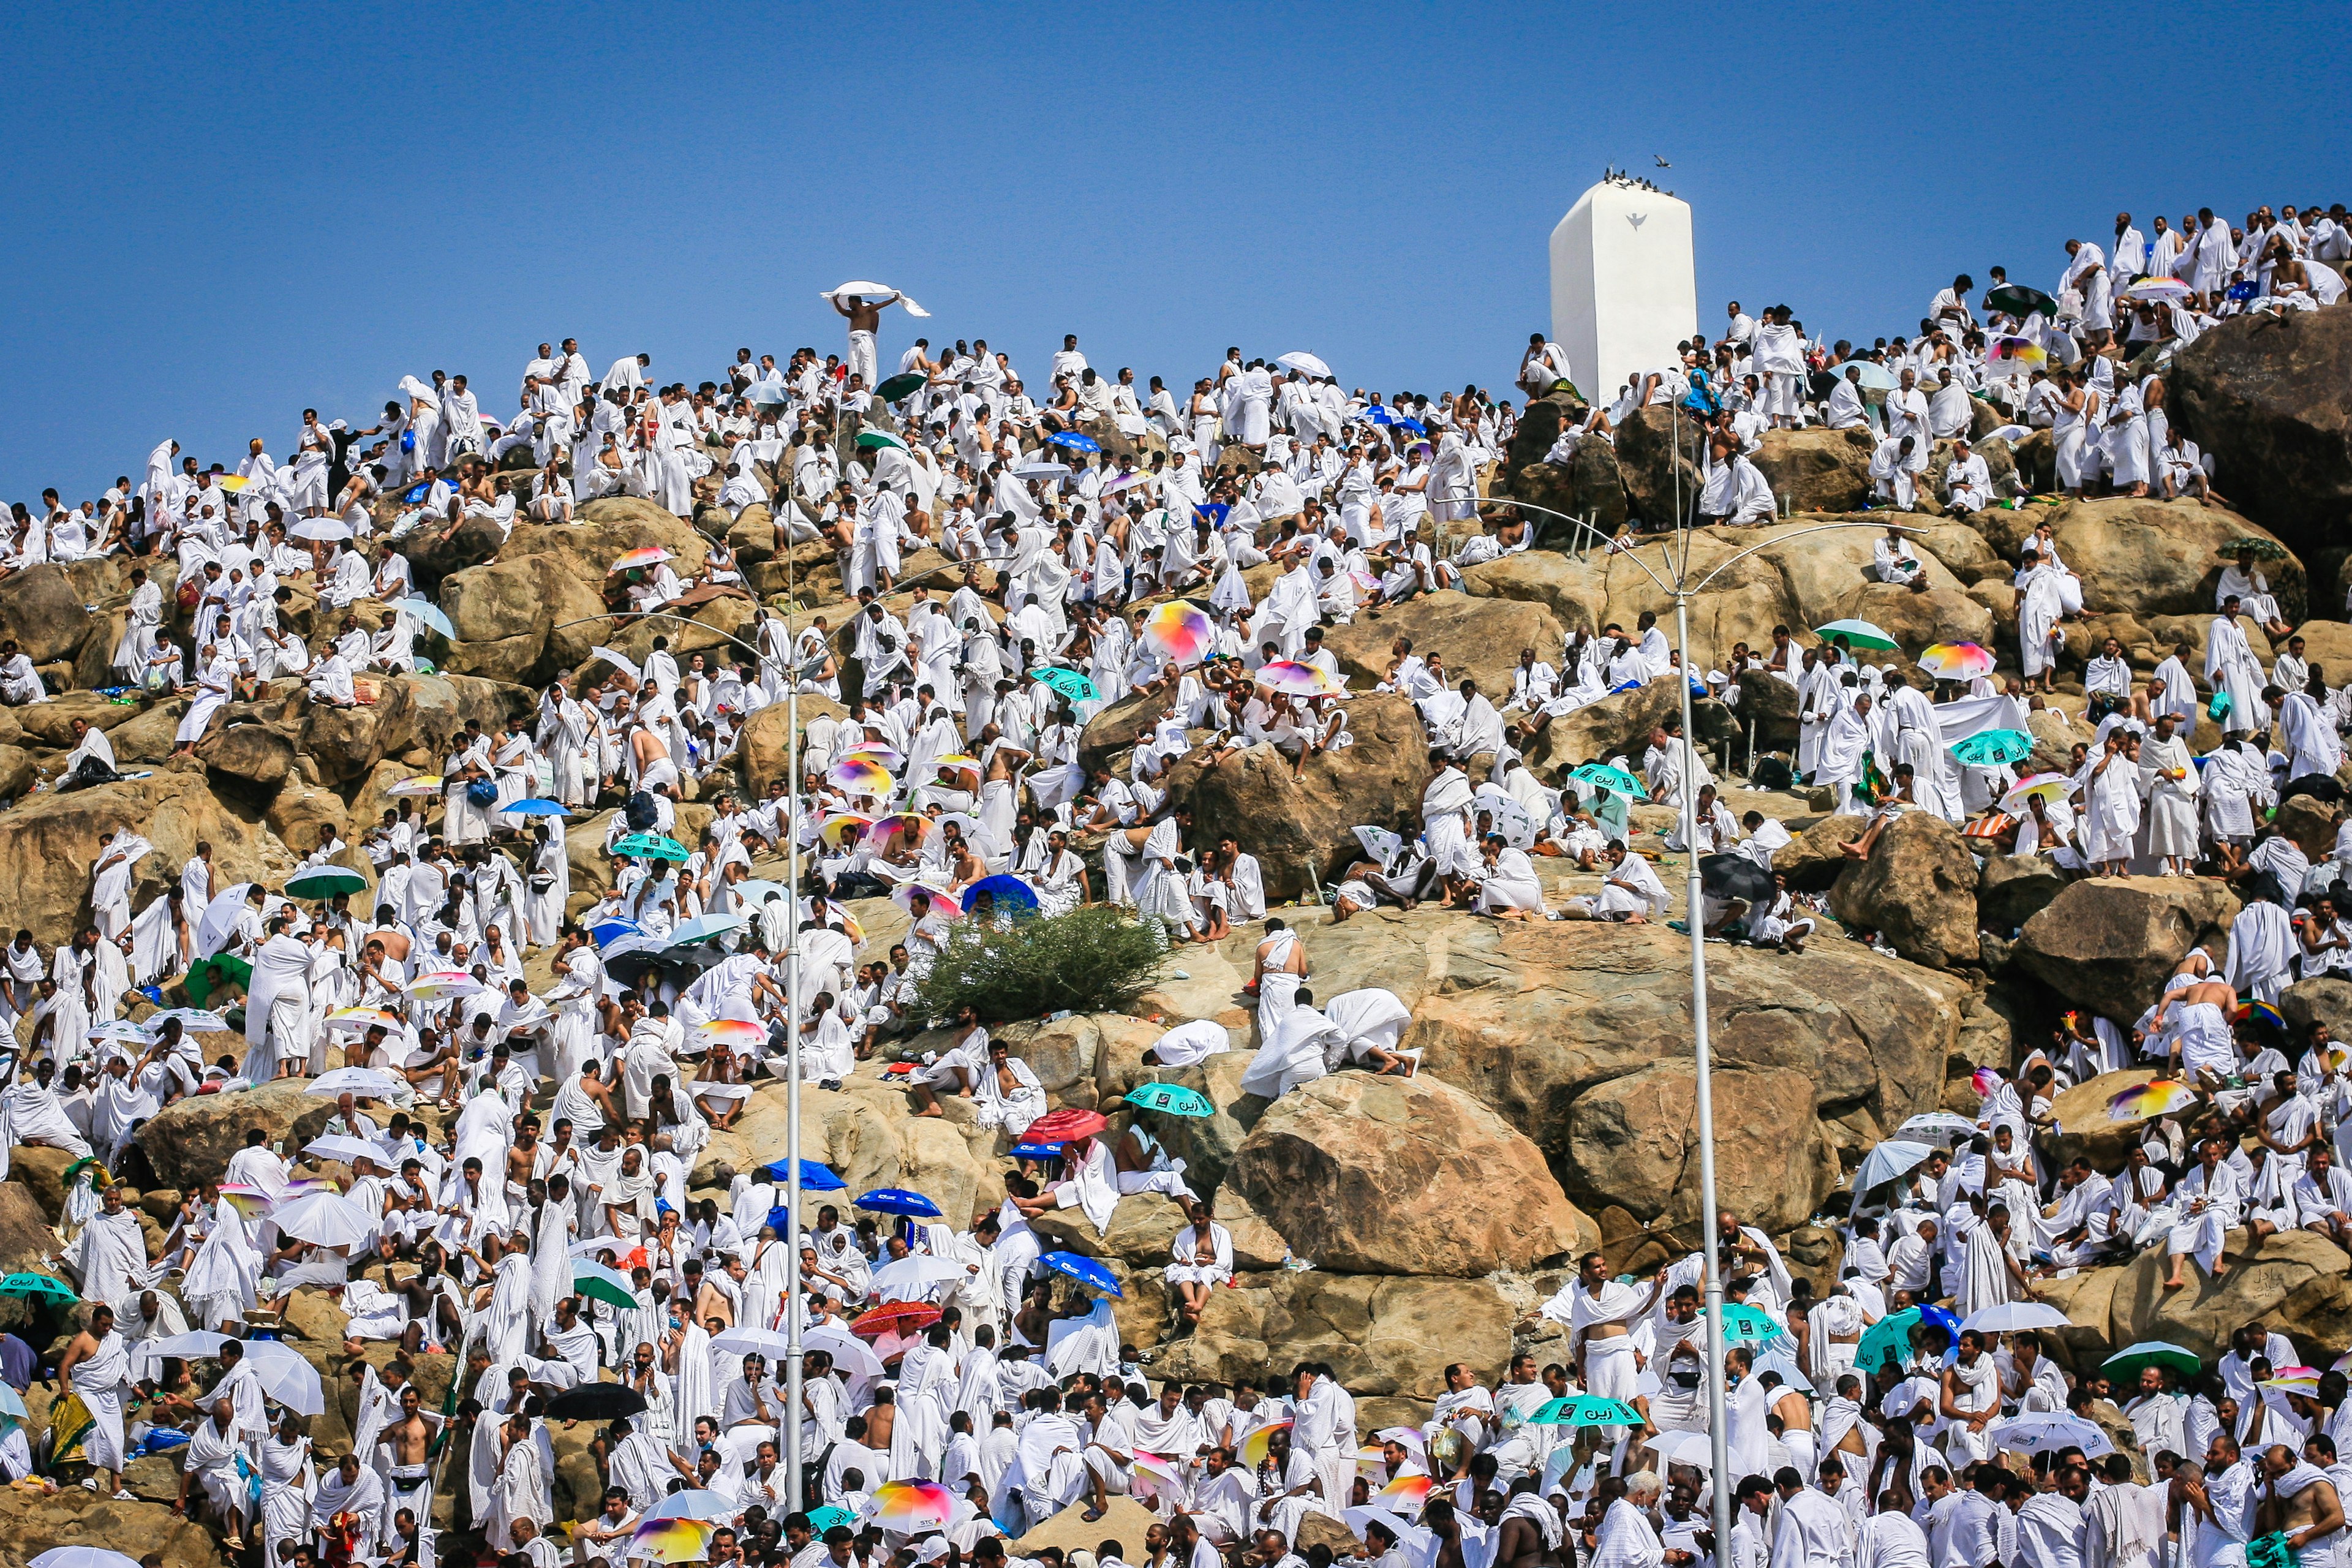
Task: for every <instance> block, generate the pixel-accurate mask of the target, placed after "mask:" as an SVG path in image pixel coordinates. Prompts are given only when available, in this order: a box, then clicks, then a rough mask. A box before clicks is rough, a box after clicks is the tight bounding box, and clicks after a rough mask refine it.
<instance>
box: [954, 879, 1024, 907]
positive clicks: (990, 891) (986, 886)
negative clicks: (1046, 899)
mask: <svg viewBox="0 0 2352 1568" xmlns="http://www.w3.org/2000/svg"><path fill="white" fill-rule="evenodd" d="M979 893H986V894H987V895H988V896H989V897H990V898H992V899H994V900H996V907H997V908H998V909H1000V910H1001V909H1003V908H1004V907H1005V906H1006V905H1008V904H1009V905H1011V906H1012V907H1013V909H1015V910H1024V911H1025V910H1035V909H1036V907H1037V889H1034V888H1033V887H1031V886H1030V885H1029V884H1028V883H1026V882H1024V881H1023V880H1022V879H1020V878H1018V877H1014V876H1009V875H1006V874H1005V873H1003V872H999V873H997V874H996V875H995V876H993V877H982V879H980V880H979V881H977V882H974V883H973V884H972V885H971V887H969V888H966V889H964V890H963V907H964V908H965V909H970V908H971V900H972V898H973V896H974V895H975V894H979Z"/></svg>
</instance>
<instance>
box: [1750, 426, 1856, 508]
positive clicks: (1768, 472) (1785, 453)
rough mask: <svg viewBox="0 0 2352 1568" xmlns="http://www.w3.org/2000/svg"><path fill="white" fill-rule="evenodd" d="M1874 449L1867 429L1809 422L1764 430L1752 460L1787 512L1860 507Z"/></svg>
mask: <svg viewBox="0 0 2352 1568" xmlns="http://www.w3.org/2000/svg"><path fill="white" fill-rule="evenodd" d="M1876 447H1877V442H1876V441H1875V440H1874V438H1873V437H1872V435H1871V432H1870V431H1869V430H1867V429H1853V430H1832V429H1830V428H1828V427H1827V426H1820V425H1814V426H1807V427H1806V428H1804V429H1802V430H1767V431H1766V432H1764V446H1763V449H1762V450H1761V451H1759V452H1758V453H1757V454H1756V456H1755V457H1754V458H1753V459H1752V461H1753V462H1754V463H1755V464H1756V467H1757V469H1758V471H1759V472H1760V473H1762V474H1763V476H1764V478H1765V479H1767V480H1769V481H1770V483H1771V486H1772V493H1773V494H1774V495H1775V496H1777V497H1780V499H1782V500H1786V501H1787V502H1788V504H1789V509H1790V510H1791V511H1822V512H1849V511H1860V510H1862V504H1863V502H1864V501H1866V500H1869V499H1870V493H1871V489H1872V481H1871V478H1870V455H1871V453H1872V452H1873V451H1874V450H1875V449H1876Z"/></svg>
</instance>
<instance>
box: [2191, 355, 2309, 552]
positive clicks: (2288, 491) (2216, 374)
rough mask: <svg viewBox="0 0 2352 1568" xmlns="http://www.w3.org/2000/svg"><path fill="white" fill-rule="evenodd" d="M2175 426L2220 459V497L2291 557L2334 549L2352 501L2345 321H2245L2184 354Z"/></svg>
mask: <svg viewBox="0 0 2352 1568" xmlns="http://www.w3.org/2000/svg"><path fill="white" fill-rule="evenodd" d="M2168 379H2169V381H2170V384H2171V391H2172V396H2171V400H2170V408H2171V413H2172V419H2173V422H2174V423H2175V424H2177V425H2179V426H2180V427H2181V429H2182V430H2184V431H2186V432H2187V433H2188V434H2189V436H2190V437H2192V438H2194V439H2195V440H2196V442H2197V443H2198V445H2199V446H2200V447H2204V449H2205V450H2206V451H2208V452H2210V453H2212V454H2213V455H2214V457H2215V458H2218V459H2219V466H2220V468H2221V486H2222V489H2223V490H2224V491H2225V492H2226V493H2227V494H2228V495H2229V496H2230V497H2231V500H2234V501H2236V502H2237V503H2238V504H2239V505H2242V506H2243V507H2244V508H2245V509H2246V511H2247V515H2249V516H2251V517H2252V518H2253V519H2255V520H2256V521H2259V522H2261V523H2263V525H2264V526H2266V527H2268V528H2270V529H2271V530H2272V531H2274V532H2276V533H2278V534H2279V535H2280V537H2282V538H2284V539H2286V540H2288V541H2289V542H2292V543H2293V544H2294V545H2295V546H2296V547H2297V548H2298V549H2302V548H2319V547H2322V546H2325V545H2328V544H2333V543H2336V542H2337V536H2336V529H2337V526H2338V525H2339V524H2340V523H2341V521H2343V517H2344V511H2345V507H2346V505H2347V502H2352V319H2347V315H2346V313H2345V312H2342V311H2337V310H2317V311H2313V312H2309V313H2299V312H2289V313H2287V314H2285V315H2283V316H2277V317H2271V316H2245V317H2240V318H2237V319H2234V320H2231V321H2224V322H2222V323H2221V325H2220V326H2218V327H2216V328H2214V329H2213V330H2212V331H2208V332H2205V333H2203V334H2202V335H2200V337H2199V338H2198V340H2197V341H2196V342H2193V343H2191V344H2189V347H2188V348H2186V349H2184V350H2182V351H2181V353H2180V354H2179V357H2178V358H2177V359H2175V361H2174V362H2173V371H2172V374H2171V376H2170V377H2169V378H2168Z"/></svg>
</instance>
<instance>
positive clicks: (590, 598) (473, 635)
mask: <svg viewBox="0 0 2352 1568" xmlns="http://www.w3.org/2000/svg"><path fill="white" fill-rule="evenodd" d="M567 559H568V558H567V557H566V556H565V555H563V554H560V553H558V552H554V551H542V552H537V553H533V554H528V555H518V556H515V557H513V558H511V559H509V560H501V561H491V562H488V563H484V564H482V565H478V566H473V567H469V568H467V570H465V571H462V572H459V573H457V574H456V575H454V576H452V577H450V578H449V579H448V581H446V583H444V584H442V585H441V605H442V608H443V609H445V610H446V611H447V612H448V616H449V621H450V624H451V625H453V626H456V627H457V642H456V643H455V644H453V645H452V647H451V648H450V650H449V668H450V669H452V670H453V671H455V672H457V673H458V674H461V675H481V676H488V677H489V678H490V679H495V680H515V681H528V682H531V683H533V684H543V683H544V682H546V681H548V680H551V679H553V678H554V677H555V675H556V674H557V672H558V671H560V670H563V669H568V668H572V667H573V666H576V665H578V664H580V663H581V662H582V661H583V660H585V659H586V658H587V657H588V650H589V649H590V648H591V647H594V646H595V645H596V644H597V643H599V642H602V641H603V640H604V632H605V630H606V628H607V627H609V626H610V625H611V624H612V623H611V622H609V621H606V620H600V619H596V618H595V617H598V616H603V615H604V595H602V594H601V593H599V592H598V591H597V590H596V588H595V586H594V585H593V584H589V583H586V582H583V580H582V577H581V575H580V574H577V573H575V572H572V571H569V570H566V564H567ZM575 621H578V622H584V623H585V624H583V625H578V626H573V625H569V624H567V623H571V622H575Z"/></svg>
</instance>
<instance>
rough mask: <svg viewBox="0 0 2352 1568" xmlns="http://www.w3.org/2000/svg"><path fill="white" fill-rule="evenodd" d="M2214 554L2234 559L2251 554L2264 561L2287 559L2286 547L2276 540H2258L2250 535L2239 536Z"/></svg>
mask: <svg viewBox="0 0 2352 1568" xmlns="http://www.w3.org/2000/svg"><path fill="white" fill-rule="evenodd" d="M2213 553H2215V554H2216V555H2227V556H2230V557H2231V558H2232V559H2235V558H2236V557H2238V556H2240V555H2245V554H2250V553H2251V554H2252V555H2255V556H2258V557H2260V558H2261V559H2263V560H2264V561H2284V560H2285V559H2286V546H2285V545H2284V544H2281V543H2280V542H2278V541H2277V540H2275V539H2256V538H2255V537H2254V536H2253V535H2252V534H2250V533H2248V534H2241V535H2239V536H2238V537H2237V538H2235V539H2233V540H2231V541H2230V542H2229V543H2227V544H2224V545H2223V546H2221V549H2219V550H2217V551H2215V552H2213Z"/></svg>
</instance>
